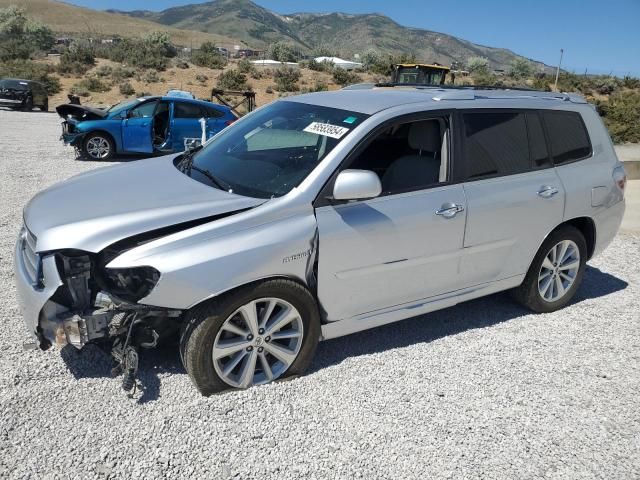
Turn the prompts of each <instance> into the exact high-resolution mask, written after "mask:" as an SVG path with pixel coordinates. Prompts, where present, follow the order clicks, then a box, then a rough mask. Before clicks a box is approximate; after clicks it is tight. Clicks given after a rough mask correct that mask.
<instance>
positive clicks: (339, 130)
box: [304, 122, 349, 138]
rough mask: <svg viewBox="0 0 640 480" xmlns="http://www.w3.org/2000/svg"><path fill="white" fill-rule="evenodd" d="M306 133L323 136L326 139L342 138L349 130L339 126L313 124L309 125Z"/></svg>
mask: <svg viewBox="0 0 640 480" xmlns="http://www.w3.org/2000/svg"><path fill="white" fill-rule="evenodd" d="M304 131H305V132H308V133H315V134H316V135H323V136H325V137H331V138H342V137H344V135H345V134H346V133H347V132H348V131H349V129H348V128H345V127H340V126H338V125H331V124H330V123H320V122H313V123H311V124H309V126H308V127H307V128H305V129H304Z"/></svg>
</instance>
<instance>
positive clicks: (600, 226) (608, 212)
mask: <svg viewBox="0 0 640 480" xmlns="http://www.w3.org/2000/svg"><path fill="white" fill-rule="evenodd" d="M624 211H625V201H624V200H622V201H620V202H618V203H616V204H615V205H612V206H611V207H609V208H607V209H605V210H602V211H601V212H599V213H598V214H597V215H595V217H594V222H595V225H596V246H595V249H594V252H593V256H594V257H595V256H596V255H598V254H600V253H602V251H603V250H604V249H605V248H607V247H608V246H609V244H610V243H611V242H612V241H613V239H614V238H615V236H616V235H617V234H618V230H619V229H620V225H621V224H622V218H623V217H624Z"/></svg>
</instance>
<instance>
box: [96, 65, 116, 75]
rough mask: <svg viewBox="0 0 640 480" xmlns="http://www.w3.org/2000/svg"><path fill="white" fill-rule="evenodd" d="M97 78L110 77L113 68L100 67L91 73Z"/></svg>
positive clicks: (107, 66)
mask: <svg viewBox="0 0 640 480" xmlns="http://www.w3.org/2000/svg"><path fill="white" fill-rule="evenodd" d="M93 73H94V75H96V76H97V77H110V76H111V75H112V74H113V68H111V67H110V66H109V65H101V66H100V67H98V68H96V69H95V70H94V71H93Z"/></svg>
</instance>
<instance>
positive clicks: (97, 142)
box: [86, 137, 111, 160]
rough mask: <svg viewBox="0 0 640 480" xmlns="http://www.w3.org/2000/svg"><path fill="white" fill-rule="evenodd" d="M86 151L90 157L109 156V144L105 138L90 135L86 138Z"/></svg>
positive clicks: (100, 157)
mask: <svg viewBox="0 0 640 480" xmlns="http://www.w3.org/2000/svg"><path fill="white" fill-rule="evenodd" d="M86 148H87V153H88V154H89V156H90V157H91V158H95V159H98V160H99V159H102V158H106V157H108V156H109V153H110V150H111V145H109V142H108V141H107V139H106V138H103V137H92V138H90V139H89V140H87V147H86Z"/></svg>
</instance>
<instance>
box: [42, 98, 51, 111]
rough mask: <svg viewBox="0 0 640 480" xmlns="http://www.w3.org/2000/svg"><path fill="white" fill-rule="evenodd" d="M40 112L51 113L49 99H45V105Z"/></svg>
mask: <svg viewBox="0 0 640 480" xmlns="http://www.w3.org/2000/svg"><path fill="white" fill-rule="evenodd" d="M40 110H42V111H43V112H48V111H49V99H48V98H47V99H45V101H44V103H43V104H42V106H41V107H40Z"/></svg>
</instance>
